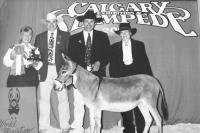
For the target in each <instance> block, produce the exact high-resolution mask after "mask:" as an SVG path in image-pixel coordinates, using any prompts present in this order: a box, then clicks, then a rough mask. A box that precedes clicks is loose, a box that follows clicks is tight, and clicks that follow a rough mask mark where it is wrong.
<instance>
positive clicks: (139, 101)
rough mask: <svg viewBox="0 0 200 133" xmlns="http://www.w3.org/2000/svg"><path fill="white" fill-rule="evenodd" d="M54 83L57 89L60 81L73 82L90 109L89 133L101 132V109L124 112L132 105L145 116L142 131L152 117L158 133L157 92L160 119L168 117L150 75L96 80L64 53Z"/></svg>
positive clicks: (158, 90) (61, 83)
mask: <svg viewBox="0 0 200 133" xmlns="http://www.w3.org/2000/svg"><path fill="white" fill-rule="evenodd" d="M55 82H56V84H57V90H62V88H63V87H62V86H63V85H64V84H65V85H70V84H73V85H74V89H78V90H79V92H80V93H81V95H82V96H83V100H84V103H85V104H86V105H87V106H88V108H89V111H90V133H100V132H101V111H102V110H107V111H112V112H125V111H128V110H131V109H133V108H135V107H136V106H138V107H139V109H140V110H141V112H142V114H143V116H144V119H145V123H146V124H145V128H144V131H143V133H148V131H149V129H150V126H151V124H152V121H153V119H152V117H153V118H154V120H155V122H156V125H157V126H158V133H162V132H163V131H162V118H161V116H160V114H159V112H158V109H157V100H158V97H159V93H160V92H161V96H162V102H161V107H162V112H163V117H164V119H167V118H168V111H167V104H166V101H165V97H164V93H163V90H162V88H161V85H160V83H159V82H158V80H156V79H155V78H153V77H151V76H148V75H144V74H141V75H134V76H128V77H122V78H107V77H102V78H101V79H100V78H99V77H97V76H95V75H94V74H92V73H90V72H88V71H87V70H85V69H84V68H82V67H81V66H79V65H77V64H76V63H74V62H73V61H72V60H70V59H69V58H68V57H66V56H65V65H64V66H63V67H62V68H61V69H60V72H59V75H58V77H57V79H56V81H55ZM95 131H96V132H95Z"/></svg>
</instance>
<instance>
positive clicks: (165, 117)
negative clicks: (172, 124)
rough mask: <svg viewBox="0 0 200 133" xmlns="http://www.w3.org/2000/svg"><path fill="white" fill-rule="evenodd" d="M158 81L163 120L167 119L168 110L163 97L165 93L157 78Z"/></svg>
mask: <svg viewBox="0 0 200 133" xmlns="http://www.w3.org/2000/svg"><path fill="white" fill-rule="evenodd" d="M158 82H159V84H160V93H161V97H162V100H161V110H162V115H163V118H164V119H165V120H168V117H169V112H168V106H167V102H166V99H165V93H164V90H163V87H162V85H161V83H160V81H159V80H158Z"/></svg>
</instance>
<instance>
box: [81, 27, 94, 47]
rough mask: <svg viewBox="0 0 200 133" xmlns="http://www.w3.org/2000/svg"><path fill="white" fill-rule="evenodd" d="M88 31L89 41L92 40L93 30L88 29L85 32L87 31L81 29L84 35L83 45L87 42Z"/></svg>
mask: <svg viewBox="0 0 200 133" xmlns="http://www.w3.org/2000/svg"><path fill="white" fill-rule="evenodd" d="M88 33H90V37H91V42H92V38H93V30H92V31H90V32H87V31H85V30H84V31H83V36H84V40H85V45H86V43H87V38H88Z"/></svg>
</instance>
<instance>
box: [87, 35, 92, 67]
mask: <svg viewBox="0 0 200 133" xmlns="http://www.w3.org/2000/svg"><path fill="white" fill-rule="evenodd" d="M91 47H92V42H91V36H90V33H88V38H87V42H86V49H85V63H86V65H87V66H89V65H90V64H91V62H90V59H91Z"/></svg>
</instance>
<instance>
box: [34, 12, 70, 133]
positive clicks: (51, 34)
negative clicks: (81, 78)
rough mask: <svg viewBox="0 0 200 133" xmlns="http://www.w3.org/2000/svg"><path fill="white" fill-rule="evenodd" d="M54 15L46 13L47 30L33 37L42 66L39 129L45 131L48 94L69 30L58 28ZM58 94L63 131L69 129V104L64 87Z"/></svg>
mask: <svg viewBox="0 0 200 133" xmlns="http://www.w3.org/2000/svg"><path fill="white" fill-rule="evenodd" d="M57 21H58V20H57V18H56V15H55V14H53V13H48V14H47V18H46V26H47V31H45V32H43V33H40V34H39V35H37V36H36V38H35V46H36V47H38V48H39V51H40V53H41V58H42V61H43V66H42V68H41V69H40V71H39V75H40V84H39V131H40V133H45V132H47V131H48V129H50V106H51V104H50V94H51V91H52V88H54V79H55V78H56V77H57V73H58V71H59V69H60V68H61V66H62V65H63V64H64V60H63V58H62V55H61V51H63V52H67V47H68V41H69V32H64V31H61V30H59V28H57V27H58V25H57V23H58V22H57ZM56 93H57V95H58V102H59V104H58V113H59V122H60V128H61V129H62V131H63V132H65V131H67V130H68V129H69V116H70V115H69V104H68V96H67V92H66V89H64V90H63V91H60V92H56Z"/></svg>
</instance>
